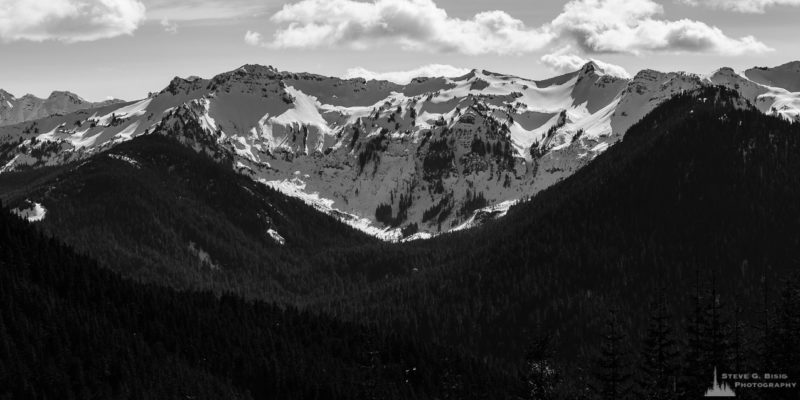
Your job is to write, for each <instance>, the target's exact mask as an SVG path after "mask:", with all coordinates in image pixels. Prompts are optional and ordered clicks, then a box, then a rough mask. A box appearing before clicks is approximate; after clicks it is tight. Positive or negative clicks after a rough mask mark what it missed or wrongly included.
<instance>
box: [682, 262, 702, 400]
mask: <svg viewBox="0 0 800 400" xmlns="http://www.w3.org/2000/svg"><path fill="white" fill-rule="evenodd" d="M700 292H701V289H700V270H699V269H696V270H695V287H694V294H693V296H692V315H691V318H690V319H689V323H688V325H687V326H686V337H687V343H686V346H685V348H686V355H685V357H684V359H683V370H682V371H681V382H680V391H681V392H682V393H684V394H687V395H689V396H695V395H699V394H701V393H702V391H703V390H704V385H705V383H706V382H705V381H706V379H705V376H704V375H703V374H702V372H703V371H704V369H705V365H706V364H705V354H704V351H703V350H704V337H703V334H704V332H705V331H706V315H705V313H704V312H703V297H702V295H701V293H700Z"/></svg>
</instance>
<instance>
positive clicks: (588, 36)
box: [550, 0, 771, 55]
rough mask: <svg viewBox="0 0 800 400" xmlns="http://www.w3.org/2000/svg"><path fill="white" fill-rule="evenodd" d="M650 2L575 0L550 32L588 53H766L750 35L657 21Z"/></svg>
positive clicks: (656, 7)
mask: <svg viewBox="0 0 800 400" xmlns="http://www.w3.org/2000/svg"><path fill="white" fill-rule="evenodd" d="M662 13H663V8H662V7H661V5H660V4H658V3H656V2H654V1H653V0H573V1H571V2H569V3H567V4H566V5H565V6H564V11H563V12H562V13H561V14H560V15H558V16H557V17H556V18H555V19H554V20H553V21H552V22H551V23H550V27H551V29H552V31H553V32H554V34H555V35H556V36H557V37H559V38H560V39H562V40H568V41H571V42H572V43H574V44H576V45H577V46H578V47H579V48H580V49H581V50H583V51H584V52H587V53H628V54H640V53H644V52H713V53H717V54H724V55H739V54H752V53H763V52H766V51H770V50H771V49H770V48H769V47H767V45H765V44H764V43H761V42H759V41H758V40H756V39H755V38H754V37H752V36H745V37H742V38H738V39H736V38H731V37H729V36H727V35H725V34H724V33H723V32H722V31H721V30H720V29H719V28H717V27H714V26H709V25H707V24H705V23H703V22H700V21H694V20H690V19H681V20H676V21H668V20H661V19H657V18H656V17H657V16H659V15H660V14H662Z"/></svg>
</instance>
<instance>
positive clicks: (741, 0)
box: [681, 0, 800, 14]
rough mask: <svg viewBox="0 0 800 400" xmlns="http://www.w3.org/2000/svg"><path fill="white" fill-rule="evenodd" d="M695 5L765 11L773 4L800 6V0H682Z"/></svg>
mask: <svg viewBox="0 0 800 400" xmlns="http://www.w3.org/2000/svg"><path fill="white" fill-rule="evenodd" d="M681 1H682V2H683V3H686V4H689V5H693V6H699V5H702V6H707V7H711V8H718V9H723V10H729V11H736V12H740V13H757V14H761V13H763V12H764V11H765V10H766V8H767V7H771V6H800V0H681Z"/></svg>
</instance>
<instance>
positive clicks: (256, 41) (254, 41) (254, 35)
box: [244, 31, 263, 46]
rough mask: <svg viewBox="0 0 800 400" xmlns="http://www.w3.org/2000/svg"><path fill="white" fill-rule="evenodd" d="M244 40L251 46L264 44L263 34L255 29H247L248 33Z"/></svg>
mask: <svg viewBox="0 0 800 400" xmlns="http://www.w3.org/2000/svg"><path fill="white" fill-rule="evenodd" d="M244 42H245V43H247V44H249V45H251V46H261V45H263V40H262V38H261V34H260V33H258V32H253V31H247V33H245V34H244Z"/></svg>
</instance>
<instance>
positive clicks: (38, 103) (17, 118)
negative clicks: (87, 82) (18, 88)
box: [0, 89, 122, 126]
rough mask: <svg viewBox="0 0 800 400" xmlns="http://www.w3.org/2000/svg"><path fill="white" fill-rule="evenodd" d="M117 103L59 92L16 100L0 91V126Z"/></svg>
mask: <svg viewBox="0 0 800 400" xmlns="http://www.w3.org/2000/svg"><path fill="white" fill-rule="evenodd" d="M117 103H122V100H107V101H103V102H100V103H92V102H89V101H86V100H84V99H82V98H81V97H80V96H78V95H76V94H74V93H70V92H59V91H56V92H53V93H51V94H50V96H49V97H48V98H46V99H40V98H38V97H36V96H34V95H31V94H26V95H25V96H22V97H20V98H17V97H15V96H14V95H12V94H11V93H8V92H6V91H5V90H2V89H0V126H2V125H12V124H17V123H20V122H25V121H31V120H35V119H39V118H44V117H47V116H49V115H54V114H59V115H63V114H67V113H71V112H73V111H77V110H83V109H87V108H95V107H101V106H104V105H110V104H117Z"/></svg>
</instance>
